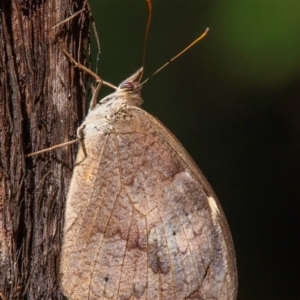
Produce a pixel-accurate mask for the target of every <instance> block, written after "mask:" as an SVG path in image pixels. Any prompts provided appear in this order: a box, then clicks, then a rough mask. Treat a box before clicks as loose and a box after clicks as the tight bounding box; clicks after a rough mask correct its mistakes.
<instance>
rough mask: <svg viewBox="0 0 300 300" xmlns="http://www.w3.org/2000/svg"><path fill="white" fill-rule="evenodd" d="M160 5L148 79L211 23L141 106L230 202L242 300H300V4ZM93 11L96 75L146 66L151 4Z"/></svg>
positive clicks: (120, 1) (118, 76) (118, 4)
mask: <svg viewBox="0 0 300 300" xmlns="http://www.w3.org/2000/svg"><path fill="white" fill-rule="evenodd" d="M152 2H153V18H152V24H151V29H150V34H149V40H148V45H147V57H146V64H145V68H146V72H145V78H146V77H147V76H149V75H151V74H152V73H153V72H154V71H155V70H156V69H157V68H159V67H160V66H161V65H162V64H164V63H165V62H166V61H168V60H169V59H170V58H171V57H173V56H174V55H176V54H177V53H178V52H180V51H181V50H182V49H183V48H184V47H186V46H187V45H188V44H189V43H191V42H192V41H193V40H194V39H195V38H196V37H197V36H199V35H200V34H201V33H202V32H203V31H204V30H205V28H206V27H210V32H209V34H208V35H207V37H205V38H204V39H203V40H202V41H201V42H200V43H198V44H197V45H196V46H194V47H193V48H192V49H191V50H189V51H188V52H187V53H185V54H184V55H183V56H182V57H180V58H179V59H178V60H176V61H175V62H173V63H172V64H170V65H169V66H168V67H167V68H166V69H164V70H163V71H162V72H161V73H159V74H157V75H156V76H154V77H153V78H151V80H150V81H149V82H148V83H147V84H146V85H145V86H144V88H143V99H144V100H145V104H144V106H143V107H144V108H145V110H147V111H148V112H150V113H151V114H153V115H154V116H156V117H157V118H158V119H159V120H161V121H162V122H163V123H164V124H165V125H166V126H167V127H168V128H169V129H170V130H171V131H172V132H173V133H174V134H175V135H176V136H177V138H178V139H179V140H180V141H181V142H182V144H183V145H184V146H185V148H186V149H187V150H188V152H189V153H190V154H191V156H192V157H193V158H194V160H195V161H196V163H197V164H198V165H199V167H200V168H201V170H202V171H203V172H204V174H205V175H206V177H207V178H208V180H209V182H210V183H211V185H212V186H213V188H214V190H215V192H216V193H217V195H218V197H219V199H220V202H221V203H222V206H223V209H224V211H225V213H226V216H227V219H228V223H229V225H230V228H231V232H232V236H233V240H234V244H235V250H236V256H237V265H238V272H239V294H238V299H239V300H253V299H257V300H260V299H262V300H267V299H272V300H277V299H278V300H279V299H284V300H288V299H293V300H294V299H300V271H299V268H300V264H299V255H300V247H299V246H300V245H299V244H300V243H299V241H300V221H299V220H300V219H299V216H300V206H299V200H300V180H299V179H300V172H299V171H300V168H299V167H300V155H299V154H300V116H299V115H300V19H299V12H300V1H297V0H285V1H274V0H245V1H234V0H227V1H216V0H210V1H207V0H187V1H174V0H173V1H171V0H164V1H162V0H152ZM91 7H92V10H93V15H94V18H95V21H96V25H97V30H98V34H99V38H100V42H101V55H100V61H99V68H100V69H99V72H98V73H99V74H100V76H101V77H102V78H104V80H106V81H109V82H111V83H114V84H115V85H118V84H119V83H120V82H121V81H122V80H124V79H126V77H128V76H129V75H131V74H132V73H134V72H135V71H136V70H137V69H138V68H139V67H140V66H141V64H142V53H143V47H144V38H145V28H146V23H147V16H148V10H147V5H146V1H145V0H126V1H124V0H102V1H99V0H91ZM96 55H97V51H96V47H95V48H94V54H93V59H94V61H95V60H96ZM109 92H111V91H109V90H105V89H103V90H102V95H104V94H107V93H109Z"/></svg>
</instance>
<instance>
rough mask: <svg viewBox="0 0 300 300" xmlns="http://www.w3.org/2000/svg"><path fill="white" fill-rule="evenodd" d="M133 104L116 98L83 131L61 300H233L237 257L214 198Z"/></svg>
mask: <svg viewBox="0 0 300 300" xmlns="http://www.w3.org/2000/svg"><path fill="white" fill-rule="evenodd" d="M136 96H137V95H136V94H135V95H134V97H136ZM131 97H132V96H131V95H130V94H126V95H125V96H124V94H120V93H119V92H118V91H117V92H116V93H114V94H112V95H111V96H109V97H108V100H105V101H102V102H103V103H102V104H100V105H98V106H97V107H96V108H95V109H94V110H93V111H91V112H90V114H89V115H88V116H87V119H86V120H85V122H84V124H83V128H84V129H83V133H84V136H83V145H82V147H81V149H80V150H79V153H78V157H77V163H76V166H75V169H74V174H73V178H72V182H71V187H70V190H69V195H68V199H67V205H66V214H65V216H66V221H65V222H66V225H65V230H64V244H63V252H62V263H61V272H62V288H63V291H64V293H65V295H66V296H68V297H69V299H72V300H77V299H78V300H79V299H81V300H82V299H148V300H150V299H173V300H174V299H175V300H181V299H228V300H231V299H235V297H236V271H235V257H234V251H233V247H232V241H231V236H230V233H229V231H228V227H227V223H226V219H225V216H224V214H223V212H222V209H221V207H220V206H219V204H218V200H217V198H216V196H215V194H214V193H213V191H212V190H211V188H210V186H209V184H208V183H207V181H206V179H205V178H204V176H203V175H202V174H201V172H200V171H199V169H198V168H197V166H196V165H195V164H194V162H193V161H192V159H191V158H190V157H189V155H188V154H187V153H186V151H185V150H184V149H183V147H182V146H181V144H180V143H179V142H178V141H177V140H176V138H174V137H173V136H172V134H170V133H169V131H168V130H167V129H166V128H165V127H164V126H163V125H162V124H161V123H160V122H159V121H157V120H156V119H155V118H154V117H152V116H151V115H149V114H148V113H146V112H145V111H143V110H142V109H140V108H139V107H137V106H136V105H133V104H136V103H141V102H142V101H140V102H137V101H136V99H135V100H134V101H131Z"/></svg>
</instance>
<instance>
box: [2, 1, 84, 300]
mask: <svg viewBox="0 0 300 300" xmlns="http://www.w3.org/2000/svg"><path fill="white" fill-rule="evenodd" d="M84 5H86V3H84V0H64V1H62V0H61V1H60V0H44V1H40V0H18V1H17V0H1V1H0V114H1V118H0V299H7V300H8V299H35V300H36V299H39V300H40V299H64V297H63V295H62V294H61V293H60V292H59V254H60V248H61V241H62V228H63V222H64V220H63V212H64V203H65V198H66V193H67V189H68V186H69V181H70V177H71V174H72V168H73V162H74V157H75V148H76V146H67V147H62V148H59V149H58V150H55V151H52V152H48V153H45V154H41V155H39V156H35V157H33V158H25V155H26V154H28V153H31V152H35V151H38V150H41V149H45V148H47V147H50V146H52V145H56V144H59V143H62V142H66V141H70V140H72V139H74V138H75V135H76V128H77V127H78V125H79V124H80V122H81V121H82V119H83V116H84V114H85V76H84V75H83V74H82V73H80V72H79V70H77V69H74V68H73V66H72V64H71V63H70V62H69V60H68V59H67V58H66V57H65V55H64V54H63V52H62V51H61V49H60V47H59V43H58V42H57V41H58V38H59V40H60V43H61V44H62V45H64V47H66V48H67V49H68V51H69V52H70V53H71V54H72V55H73V57H75V58H76V59H77V60H79V61H81V63H84V58H85V53H86V50H87V46H88V43H89V28H88V25H89V11H88V9H87V8H86V10H84V11H83V12H82V13H80V14H78V15H76V16H74V18H72V19H70V20H68V21H67V22H65V23H63V24H61V25H60V26H58V27H56V28H55V29H53V28H52V27H53V26H55V25H56V24H58V23H60V22H62V21H63V20H64V19H66V18H68V17H69V16H70V15H72V14H73V13H75V12H76V11H79V10H81V9H82V8H83V7H84Z"/></svg>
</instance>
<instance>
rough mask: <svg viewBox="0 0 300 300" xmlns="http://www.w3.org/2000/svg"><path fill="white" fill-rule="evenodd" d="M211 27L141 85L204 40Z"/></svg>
mask: <svg viewBox="0 0 300 300" xmlns="http://www.w3.org/2000/svg"><path fill="white" fill-rule="evenodd" d="M208 31H209V28H206V29H205V31H204V32H203V33H202V34H201V35H200V36H199V37H198V38H197V39H196V40H194V41H193V42H192V43H191V44H189V45H188V46H187V47H186V48H184V49H183V50H182V51H180V52H179V53H178V54H177V55H175V56H174V57H172V58H171V59H170V60H169V61H167V62H166V63H165V64H164V65H162V66H161V67H160V68H159V69H157V70H156V71H155V72H154V73H153V74H152V75H150V76H149V77H148V78H147V79H146V80H145V81H143V82H142V83H141V85H143V84H144V83H146V82H147V81H148V80H149V79H150V78H151V77H153V76H154V75H156V74H157V73H158V72H160V71H161V70H162V69H164V68H165V67H166V66H167V65H168V64H170V63H171V62H172V61H174V60H175V59H176V58H178V57H179V56H181V55H182V54H183V53H184V52H186V51H187V50H189V49H190V48H191V47H193V46H194V45H195V44H196V43H198V42H199V41H200V40H202V39H203V38H204V37H205V36H206V35H207V33H208Z"/></svg>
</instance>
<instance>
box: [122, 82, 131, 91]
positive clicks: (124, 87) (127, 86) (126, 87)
mask: <svg viewBox="0 0 300 300" xmlns="http://www.w3.org/2000/svg"><path fill="white" fill-rule="evenodd" d="M120 89H122V90H127V91H133V89H134V86H133V83H132V82H130V81H126V82H123V83H122V84H121V85H120Z"/></svg>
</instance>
